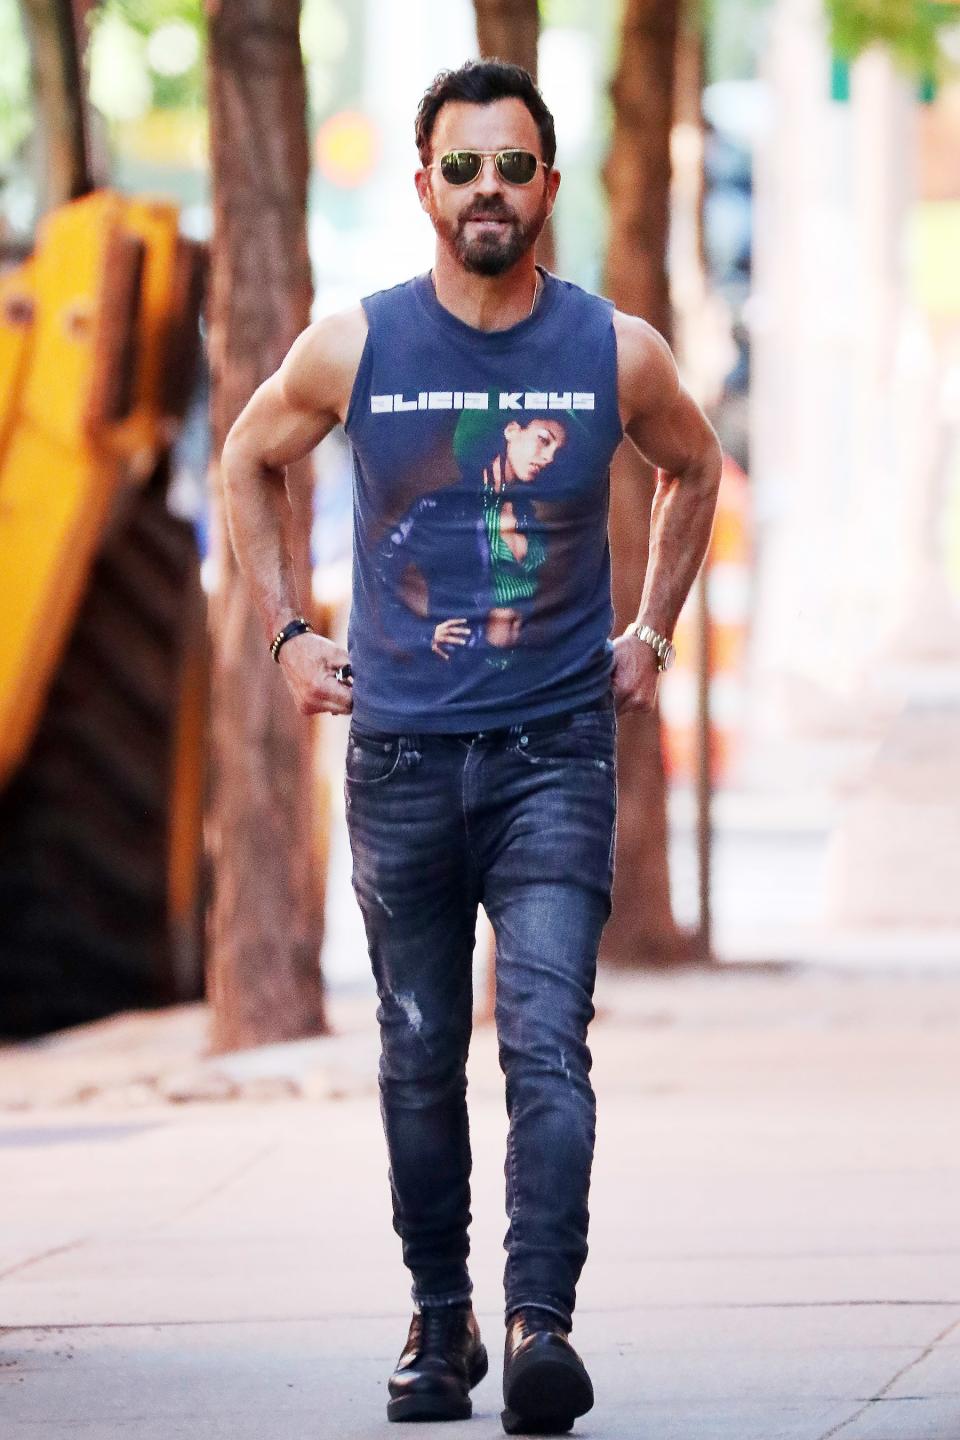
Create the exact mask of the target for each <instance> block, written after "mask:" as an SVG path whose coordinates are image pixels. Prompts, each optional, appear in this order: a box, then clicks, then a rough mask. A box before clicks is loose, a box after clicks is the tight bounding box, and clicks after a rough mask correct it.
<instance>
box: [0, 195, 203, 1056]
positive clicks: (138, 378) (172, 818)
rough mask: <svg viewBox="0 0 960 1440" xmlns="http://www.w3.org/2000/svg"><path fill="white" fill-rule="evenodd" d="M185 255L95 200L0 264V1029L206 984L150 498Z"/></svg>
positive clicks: (176, 693)
mask: <svg viewBox="0 0 960 1440" xmlns="http://www.w3.org/2000/svg"><path fill="white" fill-rule="evenodd" d="M201 280H202V256H201V254H200V252H199V249H198V247H196V246H193V245H190V244H188V243H187V242H185V241H184V240H183V239H182V238H181V237H180V236H179V234H178V215H177V210H176V207H175V206H172V205H170V204H166V203H162V202H155V201H149V200H141V199H129V198H125V197H123V196H121V195H119V194H116V193H114V192H112V191H110V190H95V191H93V192H92V193H90V194H88V195H85V196H84V197H83V198H81V199H78V200H74V201H72V202H71V203H68V204H65V205H61V206H59V207H58V208H56V209H54V210H52V211H51V212H50V213H49V214H48V215H47V216H46V217H45V219H44V220H43V222H42V223H41V226H40V228H39V230H38V232H37V237H36V243H35V246H34V249H33V252H32V254H31V256H30V257H29V258H28V259H27V260H26V261H25V262H24V263H22V264H21V265H19V266H18V267H17V268H16V269H13V270H9V271H7V273H5V274H3V275H0V1035H4V1036H24V1035H32V1034H38V1033H42V1032H43V1031H47V1030H51V1029H54V1028H58V1027H61V1026H64V1025H69V1024H74V1023H77V1022H79V1021H83V1020H89V1019H93V1018H97V1017H99V1016H103V1015H106V1014H109V1013H111V1012H113V1011H116V1010H119V1009H122V1008H126V1007H128V1006H142V1005H149V1004H157V1003H163V1002H167V1001H171V1000H176V999H188V998H194V997H195V996H197V995H199V994H200V993H201V992H202V987H203V964H202V929H201V920H202V890H203V884H202V874H203V847H202V843H201V834H202V829H201V826H202V796H203V773H204V766H203V757H204V751H205V743H204V742H205V734H204V732H205V716H206V670H205V648H204V636H205V621H204V605H203V597H202V592H201V590H200V585H199V563H198V557H197V550H196V545H195V542H194V536H193V531H192V527H191V526H190V525H189V524H188V523H186V522H185V521H183V520H181V519H178V518H176V517H175V516H174V515H172V514H171V513H170V511H169V509H168V507H167V503H166V490H167V479H168V472H169V465H170V448H171V442H172V440H173V438H174V435H175V432H176V429H177V427H178V425H179V423H180V421H181V419H182V417H183V414H184V411H185V409H186V405H187V400H188V396H189V393H190V389H191V386H192V382H193V378H194V376H195V371H196V359H197V335H198V314H199V304H200V289H201Z"/></svg>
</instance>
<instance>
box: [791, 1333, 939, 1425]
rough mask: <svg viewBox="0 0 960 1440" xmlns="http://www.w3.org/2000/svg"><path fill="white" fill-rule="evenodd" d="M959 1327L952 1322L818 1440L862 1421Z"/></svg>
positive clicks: (915, 1397) (916, 1397)
mask: <svg viewBox="0 0 960 1440" xmlns="http://www.w3.org/2000/svg"><path fill="white" fill-rule="evenodd" d="M958 1325H960V1319H957V1320H951V1322H950V1324H949V1325H948V1326H947V1328H946V1329H945V1330H941V1331H940V1334H939V1335H934V1337H933V1339H932V1340H931V1341H930V1343H929V1344H928V1345H926V1346H924V1348H923V1349H922V1350H921V1351H920V1354H919V1355H916V1356H914V1358H913V1359H912V1360H908V1361H907V1363H906V1365H902V1366H901V1367H900V1369H899V1370H898V1371H897V1373H896V1374H895V1375H891V1377H890V1379H889V1380H888V1381H887V1383H886V1384H885V1385H881V1386H880V1389H879V1390H878V1391H877V1393H876V1394H875V1395H871V1396H870V1399H869V1400H867V1401H865V1402H864V1404H863V1405H861V1406H860V1407H859V1409H857V1410H855V1411H854V1412H853V1414H852V1415H848V1416H847V1418H846V1420H841V1421H840V1423H839V1425H833V1426H831V1428H830V1429H829V1430H825V1431H824V1432H823V1434H822V1435H818V1436H817V1440H832V1437H833V1436H834V1435H839V1433H840V1431H841V1430H846V1428H847V1426H848V1425H852V1424H853V1422H854V1421H855V1420H859V1419H860V1416H861V1415H865V1414H866V1412H867V1411H868V1410H869V1409H870V1407H871V1405H876V1404H877V1403H878V1402H879V1401H881V1400H884V1399H885V1398H886V1395H887V1393H888V1391H890V1390H892V1389H893V1387H894V1385H896V1383H897V1381H898V1380H900V1379H901V1378H902V1377H903V1376H904V1375H907V1374H909V1372H910V1371H911V1370H915V1369H916V1368H917V1366H918V1365H922V1364H923V1362H924V1360H926V1359H927V1357H928V1356H929V1355H932V1354H933V1352H934V1350H936V1348H937V1346H938V1345H939V1344H940V1342H941V1341H943V1340H946V1338H947V1336H948V1335H949V1334H950V1333H951V1332H952V1331H953V1330H956V1328H957V1326H958ZM904 1398H906V1397H904ZM912 1398H913V1399H921V1398H922V1397H921V1396H913V1397H912Z"/></svg>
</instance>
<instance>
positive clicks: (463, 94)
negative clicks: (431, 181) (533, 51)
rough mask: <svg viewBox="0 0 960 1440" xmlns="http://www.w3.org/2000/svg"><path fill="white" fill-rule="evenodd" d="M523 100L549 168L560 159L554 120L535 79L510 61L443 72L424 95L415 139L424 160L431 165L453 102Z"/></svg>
mask: <svg viewBox="0 0 960 1440" xmlns="http://www.w3.org/2000/svg"><path fill="white" fill-rule="evenodd" d="M510 98H514V99H517V100H522V101H523V103H524V105H526V107H527V109H528V110H529V111H530V114H531V115H532V116H533V118H534V120H535V121H536V122H537V129H538V130H539V131H540V147H541V149H542V151H543V158H544V161H545V162H546V164H547V165H552V164H553V162H554V160H555V159H556V155H557V136H556V131H555V130H554V125H553V116H552V115H551V114H550V111H549V110H548V109H547V106H546V102H545V101H544V98H543V96H542V95H541V94H540V91H539V90H538V89H537V87H536V85H535V84H534V81H533V77H532V75H531V74H530V72H529V71H528V70H524V68H523V66H522V65H510V64H508V63H507V61H506V60H468V61H467V63H466V64H465V65H461V66H460V68H459V70H441V71H440V74H439V75H438V76H437V77H436V79H435V80H434V82H433V84H432V85H431V86H430V88H429V89H428V90H427V91H426V93H425V94H424V97H423V99H422V100H421V101H420V104H419V107H418V108H417V118H416V121H415V122H414V135H415V137H416V142H417V150H418V151H419V153H420V160H421V162H422V163H423V164H424V165H429V163H430V144H431V140H432V139H433V128H434V126H435V125H436V123H437V116H438V115H439V114H440V111H441V109H442V108H443V106H444V105H446V104H447V102H448V101H450V100H465V101H467V103H468V104H470V105H489V104H491V103H492V102H493V101H494V100H506V99H510Z"/></svg>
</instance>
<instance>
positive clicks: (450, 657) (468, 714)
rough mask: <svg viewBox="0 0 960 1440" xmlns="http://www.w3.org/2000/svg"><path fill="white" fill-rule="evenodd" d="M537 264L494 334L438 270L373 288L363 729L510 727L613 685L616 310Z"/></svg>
mask: <svg viewBox="0 0 960 1440" xmlns="http://www.w3.org/2000/svg"><path fill="white" fill-rule="evenodd" d="M540 278H541V292H540V300H539V302H538V304H537V307H536V310H535V311H534V313H533V314H532V315H531V316H529V317H527V319H525V320H522V321H520V322H519V323H518V324H517V325H514V326H511V327H510V328H509V329H508V330H505V331H499V332H496V331H493V332H483V331H479V330H476V329H474V328H472V327H471V326H469V325H465V324H463V322H461V321H460V320H458V319H457V318H456V317H455V316H453V315H452V314H451V313H450V312H449V311H447V310H445V309H444V308H443V307H442V306H441V305H440V303H439V301H438V300H437V298H436V293H435V291H434V288H433V283H432V280H431V278H430V276H429V274H425V275H419V276H416V277H414V278H413V279H412V280H409V281H404V282H403V283H402V284H400V285H396V286H393V287H392V288H391V289H389V290H380V291H377V292H376V293H375V294H373V295H368V296H366V297H365V298H364V300H363V308H364V312H365V315H366V318H367V339H366V343H365V345H364V350H363V353H362V355H361V358H360V365H359V368H358V370H357V374H356V378H355V381H354V386H353V391H352V394H351V398H350V405H349V407H348V410H347V416H346V420H345V425H344V429H345V432H346V435H347V438H348V440H349V441H350V446H351V450H352V458H353V577H352V591H351V608H350V621H349V627H348V634H347V648H348V650H349V652H350V656H351V662H352V664H353V669H354V686H353V714H354V719H355V721H356V722H357V723H358V724H366V725H368V726H370V727H371V728H373V729H377V730H381V731H386V732H389V733H391V734H392V733H396V732H398V731H402V730H406V731H408V732H410V733H415V732H418V731H420V730H423V731H451V732H458V731H466V730H471V729H478V730H479V729H484V728H486V727H487V726H488V725H496V726H498V727H502V726H503V725H510V724H512V723H514V722H515V721H516V720H520V719H528V718H534V717H535V716H537V715H543V714H550V713H553V712H554V711H558V710H563V709H565V708H566V709H572V708H574V707H575V706H577V705H580V704H585V703H588V702H590V701H593V700H595V699H597V698H598V697H600V696H602V695H603V694H605V693H606V692H607V691H609V688H610V675H611V671H612V663H613V656H612V648H613V647H612V642H611V640H610V633H611V630H612V627H613V605H612V600H611V594H610V547H609V541H608V535H607V517H608V509H609V470H610V460H611V457H612V455H613V453H614V451H615V450H616V447H617V445H618V444H619V443H620V441H621V440H622V438H623V427H622V424H621V420H620V414H619V409H618V405H617V356H616V337H615V335H614V330H613V322H612V315H613V307H612V306H611V304H610V303H609V301H606V300H602V299H600V298H598V297H597V296H593V295H590V294H588V293H587V292H586V291H584V290H581V289H579V288H578V287H577V286H576V285H573V284H572V283H571V282H569V281H566V280H560V279H558V278H557V277H556V276H554V275H551V274H550V273H549V272H548V271H543V270H541V271H540Z"/></svg>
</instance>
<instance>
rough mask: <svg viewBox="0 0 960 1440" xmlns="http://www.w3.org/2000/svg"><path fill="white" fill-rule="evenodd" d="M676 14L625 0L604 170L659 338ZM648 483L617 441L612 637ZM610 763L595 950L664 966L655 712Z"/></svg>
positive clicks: (665, 889) (667, 922)
mask: <svg viewBox="0 0 960 1440" xmlns="http://www.w3.org/2000/svg"><path fill="white" fill-rule="evenodd" d="M678 11H679V0H627V3H626V8H625V11H624V17H623V30H622V39H621V47H620V63H619V68H618V70H617V73H616V75H615V77H614V81H613V84H612V86H611V95H612V99H613V106H614V125H613V136H612V140H611V144H610V153H609V156H608V159H607V163H606V166H605V168H604V179H605V181H606V185H607V190H608V194H609V199H610V241H609V249H608V253H607V265H606V274H605V288H606V292H607V294H608V295H609V296H610V297H611V299H612V300H613V301H614V303H615V304H616V306H617V308H618V309H619V310H623V311H627V312H628V313H630V314H633V315H642V316H643V317H644V319H646V320H649V321H650V323H651V324H652V325H654V326H656V328H657V329H658V330H659V331H660V333H661V334H662V335H664V336H665V337H666V338H667V340H669V339H670V336H671V317H670V291H669V285H668V281H667V267H666V260H667V243H668V237H669V226H670V132H671V127H672V121H673V90H674V73H675V57H676V47H677V29H678ZM655 484H656V475H655V472H653V471H652V470H651V469H650V467H649V466H648V465H645V464H644V463H643V462H642V461H641V460H640V457H639V456H638V455H637V452H636V451H635V450H634V448H633V447H632V445H630V444H628V443H626V442H625V443H624V445H623V446H621V448H620V450H619V451H618V453H617V456H616V457H615V461H614V466H613V477H612V493H611V504H610V536H611V551H612V557H613V577H614V578H613V602H614V610H615V613H616V622H615V623H616V631H615V633H619V632H620V631H622V630H623V628H624V626H625V625H628V624H629V623H630V621H631V620H633V619H634V618H635V616H636V614H637V610H638V608H639V605H640V593H641V590H642V588H643V578H644V572H645V570H646V564H647V545H648V540H649V534H650V507H651V504H652V501H653V492H654V487H655ZM618 762H619V806H620V809H619V819H618V824H617V855H616V879H615V883H614V901H613V914H612V915H611V917H610V921H609V923H608V925H607V927H606V930H605V931H604V939H603V950H602V955H603V958H604V960H606V961H608V962H609V963H612V964H617V965H624V966H626V965H636V964H643V963H667V962H670V961H674V960H676V959H678V958H680V957H681V955H682V954H683V953H684V949H685V941H684V938H683V937H682V936H681V934H680V932H679V931H678V929H677V926H676V923H675V921H674V918H673V912H672V908H671V904H670V876H669V870H668V864H667V817H666V780H665V776H664V768H663V753H662V747H661V740H660V717H659V714H657V713H655V714H653V715H646V716H644V715H636V714H632V715H629V716H625V717H623V719H622V720H621V726H620V745H619V756H618Z"/></svg>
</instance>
